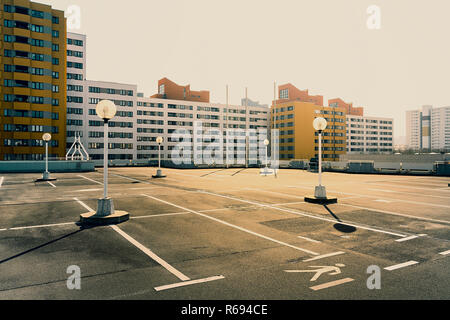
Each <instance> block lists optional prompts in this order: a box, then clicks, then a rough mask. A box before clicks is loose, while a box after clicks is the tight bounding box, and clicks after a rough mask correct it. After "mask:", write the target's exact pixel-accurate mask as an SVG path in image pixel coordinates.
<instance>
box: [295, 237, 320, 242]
mask: <svg viewBox="0 0 450 320" xmlns="http://www.w3.org/2000/svg"><path fill="white" fill-rule="evenodd" d="M297 238H300V239H303V240H306V241H310V242H314V243H320V241H317V240H314V239H311V238H307V237H302V236H297Z"/></svg>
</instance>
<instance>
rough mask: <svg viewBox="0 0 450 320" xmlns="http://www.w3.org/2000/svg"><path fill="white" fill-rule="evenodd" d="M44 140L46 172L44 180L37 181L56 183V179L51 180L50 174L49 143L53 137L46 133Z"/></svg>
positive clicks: (43, 176)
mask: <svg viewBox="0 0 450 320" xmlns="http://www.w3.org/2000/svg"><path fill="white" fill-rule="evenodd" d="M42 140H44V142H45V171H44V173H43V174H42V179H38V180H37V181H38V182H39V181H55V180H56V179H51V178H50V172H48V142H49V141H51V140H52V135H51V134H50V133H44V135H43V136H42Z"/></svg>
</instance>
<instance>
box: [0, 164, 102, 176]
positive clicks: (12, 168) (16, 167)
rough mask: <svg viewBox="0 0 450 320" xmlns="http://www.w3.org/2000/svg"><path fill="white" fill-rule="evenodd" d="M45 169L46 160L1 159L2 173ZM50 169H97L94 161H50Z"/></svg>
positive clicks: (84, 170)
mask: <svg viewBox="0 0 450 320" xmlns="http://www.w3.org/2000/svg"><path fill="white" fill-rule="evenodd" d="M44 171H45V161H0V173H35V172H44ZM48 171H49V172H54V173H63V172H91V171H95V167H94V162H93V161H49V162H48Z"/></svg>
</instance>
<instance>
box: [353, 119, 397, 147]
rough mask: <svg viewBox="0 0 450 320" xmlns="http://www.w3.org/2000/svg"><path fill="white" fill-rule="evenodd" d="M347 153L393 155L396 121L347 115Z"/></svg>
mask: <svg viewBox="0 0 450 320" xmlns="http://www.w3.org/2000/svg"><path fill="white" fill-rule="evenodd" d="M346 118H347V124H346V126H347V153H350V154H351V153H392V152H393V151H394V141H393V140H394V119H393V118H380V117H367V116H357V115H347V116H346Z"/></svg>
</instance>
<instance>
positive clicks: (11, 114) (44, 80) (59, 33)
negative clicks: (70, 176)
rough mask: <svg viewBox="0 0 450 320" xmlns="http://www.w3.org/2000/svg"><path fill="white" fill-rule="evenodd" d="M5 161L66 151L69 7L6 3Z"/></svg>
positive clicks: (2, 76) (1, 42)
mask: <svg viewBox="0 0 450 320" xmlns="http://www.w3.org/2000/svg"><path fill="white" fill-rule="evenodd" d="M0 21H1V26H0V30H1V32H0V33H1V39H0V91H1V94H0V99H1V103H0V113H1V117H0V160H40V159H43V157H44V154H45V148H44V143H43V141H42V135H43V134H44V133H51V134H52V141H51V142H50V144H49V154H50V156H51V157H63V156H64V155H65V150H66V41H67V38H66V19H65V18H64V11H60V10H55V9H52V7H51V6H48V5H44V4H39V3H35V2H31V1H28V0H14V1H13V0H4V1H2V2H1V7H0Z"/></svg>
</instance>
